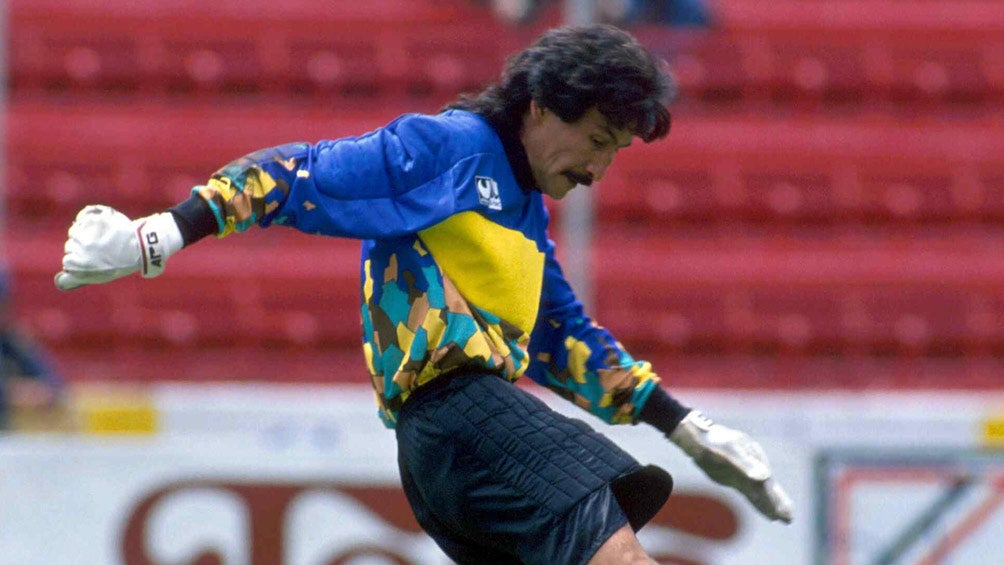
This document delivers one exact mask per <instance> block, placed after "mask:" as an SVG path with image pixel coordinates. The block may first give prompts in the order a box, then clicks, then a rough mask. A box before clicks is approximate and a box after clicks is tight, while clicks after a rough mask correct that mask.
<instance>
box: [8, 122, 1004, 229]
mask: <svg viewBox="0 0 1004 565" xmlns="http://www.w3.org/2000/svg"><path fill="white" fill-rule="evenodd" d="M405 109H407V108H406V107H402V111H403V110H405ZM396 113H397V112H395V111H394V109H393V107H386V108H380V109H379V111H374V110H367V111H358V110H356V111H349V110H345V111H341V112H340V111H338V110H327V111H316V110H315V111H301V110H299V109H297V108H295V107H286V106H270V105H252V106H248V107H242V108H231V109H217V108H214V107H212V106H202V105H188V106H158V105H129V106H122V107H118V108H114V109H113V108H110V107H108V106H104V105H83V104H81V105H76V106H75V107H73V108H62V107H56V108H50V107H47V106H44V105H38V104H26V103H20V104H19V103H15V104H13V105H12V106H11V113H10V115H9V118H8V171H7V178H8V181H7V187H8V190H7V197H8V215H9V218H10V222H11V223H13V224H15V225H25V224H31V223H43V224H44V223H45V222H48V221H51V220H55V221H56V223H57V224H65V223H67V222H68V221H69V219H71V218H72V215H73V214H74V213H75V212H76V210H77V209H79V208H80V207H81V206H83V205H84V204H88V203H105V204H111V205H115V206H118V207H120V208H122V211H123V212H125V213H127V214H128V215H136V214H146V213H149V212H150V211H153V210H160V209H163V208H164V207H166V206H169V205H171V204H174V203H176V202H178V201H179V200H181V199H183V198H185V197H186V195H187V194H188V192H189V190H190V189H191V187H192V186H194V185H196V184H200V183H203V182H205V181H206V179H207V178H208V177H209V175H210V174H212V172H213V171H215V170H216V169H218V168H219V167H221V166H222V165H224V164H225V163H226V162H228V161H230V160H232V159H234V158H236V157H239V156H241V155H243V154H246V153H248V152H250V151H253V150H255V149H258V148H261V147H265V146H270V145H276V144H281V143H287V142H291V141H317V140H318V139H323V138H336V137H341V136H346V135H356V134H361V133H363V132H365V131H368V130H370V129H372V128H375V127H378V126H379V125H382V124H383V123H385V122H386V121H388V120H390V119H391V118H392V117H394V115H396ZM1002 154H1004V125H1002V124H999V123H995V122H994V121H986V120H984V121H939V120H937V119H928V120H924V121H913V122H911V121H896V120H880V121H870V120H857V121H848V120H843V121H839V120H824V119H788V120H777V121H767V120H763V119H760V118H754V117H738V116H737V117H735V118H733V119H731V120H719V119H701V118H696V117H690V118H688V119H684V120H679V122H678V123H677V124H676V125H675V129H674V131H673V132H672V133H671V134H670V136H669V137H668V138H667V139H666V140H664V141H660V142H657V143H654V144H649V145H646V144H643V143H640V142H639V143H636V144H635V146H634V147H632V148H630V149H626V150H624V151H622V152H621V153H620V154H619V155H618V157H617V159H616V160H615V161H614V164H613V166H612V167H611V168H610V169H609V171H608V174H607V176H606V178H605V179H604V180H603V181H602V182H601V183H600V185H599V189H598V190H597V195H596V198H597V201H598V219H599V221H600V222H602V223H616V222H625V221H626V222H630V223H631V224H633V225H635V226H645V227H649V228H651V227H656V228H657V227H659V226H662V225H666V224H672V223H693V222H698V223H715V222H718V223H722V222H724V223H732V222H737V221H746V222H758V223H768V224H769V223H782V224H785V223H789V224H790V223H794V224H838V225H845V224H863V223H879V224H882V223H884V224H891V225H896V224H899V223H918V222H921V223H930V222H940V223H945V222H951V223H965V222H969V223H981V222H982V223H986V222H991V223H992V222H1000V221H1001V220H1002V218H1004V163H1002V161H1001V160H1000V157H999V156H1000V155H1002Z"/></svg>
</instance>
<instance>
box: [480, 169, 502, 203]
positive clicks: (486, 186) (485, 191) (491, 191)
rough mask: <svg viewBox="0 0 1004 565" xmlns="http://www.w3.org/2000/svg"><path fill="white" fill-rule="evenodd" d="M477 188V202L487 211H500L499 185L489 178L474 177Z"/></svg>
mask: <svg viewBox="0 0 1004 565" xmlns="http://www.w3.org/2000/svg"><path fill="white" fill-rule="evenodd" d="M474 182H475V184H476V185H477V187H478V202H480V203H481V204H482V205H484V206H487V207H488V209H489V210H501V209H502V197H501V196H499V184H498V183H497V182H495V179H493V178H491V177H474Z"/></svg>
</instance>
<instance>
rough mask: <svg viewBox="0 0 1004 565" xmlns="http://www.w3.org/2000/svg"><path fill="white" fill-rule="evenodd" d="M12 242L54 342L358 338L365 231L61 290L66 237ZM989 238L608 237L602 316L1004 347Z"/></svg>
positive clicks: (665, 324)
mask: <svg viewBox="0 0 1004 565" xmlns="http://www.w3.org/2000/svg"><path fill="white" fill-rule="evenodd" d="M14 242H15V243H18V244H17V245H12V246H11V247H12V249H13V250H12V251H11V253H10V257H9V261H10V262H11V265H12V269H13V270H14V272H15V275H16V276H15V284H16V286H15V290H14V292H15V296H16V302H15V303H16V304H17V307H18V313H19V316H20V317H22V319H23V320H24V322H25V323H26V324H28V325H29V326H30V327H31V328H33V330H34V331H35V332H36V333H38V334H39V335H40V336H41V337H43V338H45V339H46V340H48V341H50V342H52V343H54V344H66V345H76V346H82V345H87V344H91V345H93V346H97V347H105V346H112V345H115V344H134V345H137V346H144V347H150V348H158V347H174V348H187V347H193V346H195V345H199V346H217V347H225V346H238V345H241V346H249V345H254V346H260V347H266V348H267V347H278V346H289V347H309V348H318V347H321V348H323V347H335V348H338V347H347V346H354V345H355V344H358V343H359V341H358V340H359V323H360V322H359V321H360V310H359V308H360V294H359V292H360V290H359V245H358V242H355V241H351V240H343V239H336V238H320V237H316V236H306V235H303V234H299V233H297V232H294V231H292V230H286V229H284V228H270V229H269V230H268V233H265V232H263V231H261V230H256V231H252V232H249V233H247V234H242V235H240V236H234V237H231V238H229V239H227V240H225V241H214V240H208V241H205V242H200V243H199V246H200V248H199V249H198V250H197V252H191V253H182V254H179V255H178V256H177V257H174V258H172V259H171V260H170V265H169V269H168V273H166V274H164V275H162V276H161V277H159V278H156V279H152V280H142V279H140V278H139V277H129V278H126V279H123V280H120V281H116V282H114V283H112V284H108V285H101V286H94V287H89V288H85V289H81V290H77V291H74V292H72V293H60V292H57V291H56V290H55V288H54V287H53V284H52V275H53V273H54V272H55V271H56V270H57V269H58V265H59V256H60V252H61V246H60V243H61V239H60V238H57V237H48V238H46V239H45V240H35V241H32V242H24V243H19V242H18V240H17V239H15V240H14ZM998 249H999V246H997V247H994V246H993V245H992V242H985V243H984V244H980V243H979V242H970V243H965V244H960V243H957V242H955V243H953V242H940V243H939V242H934V243H930V244H925V243H924V242H915V243H909V244H904V245H903V246H896V245H890V244H881V245H880V244H876V243H869V244H862V245H859V246H857V248H855V247H854V246H849V245H846V244H845V245H830V246H824V245H819V244H815V245H807V244H805V243H804V242H802V244H801V245H793V244H787V245H786V244H785V243H783V242H776V241H775V242H772V243H769V244H767V243H764V242H759V243H758V242H756V241H753V240H748V241H738V242H733V243H732V244H731V245H727V244H722V243H715V244H708V243H707V242H704V243H695V242H685V241H667V242H662V243H661V244H660V243H658V242H655V241H653V239H652V238H645V239H639V240H630V239H617V238H616V237H605V238H603V239H602V240H600V241H599V242H598V245H597V247H596V262H595V265H596V268H595V288H596V289H597V296H596V310H595V317H596V319H597V320H598V321H599V322H600V323H601V324H603V325H606V326H608V327H610V328H611V329H612V330H614V332H615V334H616V335H617V336H618V337H619V338H620V339H622V340H623V341H625V342H626V343H629V344H632V345H636V344H640V345H644V346H648V347H651V348H656V349H660V350H668V351H680V352H701V351H704V352H706V351H732V352H736V351H760V352H763V351H789V352H790V351H797V352H812V353H817V354H822V353H849V352H852V353H853V352H857V353H862V354H865V353H867V354H904V355H934V354H938V355H963V354H967V353H979V352H984V353H985V352H988V351H993V352H1002V351H1004V260H1002V259H1001V258H1000V254H999V251H998Z"/></svg>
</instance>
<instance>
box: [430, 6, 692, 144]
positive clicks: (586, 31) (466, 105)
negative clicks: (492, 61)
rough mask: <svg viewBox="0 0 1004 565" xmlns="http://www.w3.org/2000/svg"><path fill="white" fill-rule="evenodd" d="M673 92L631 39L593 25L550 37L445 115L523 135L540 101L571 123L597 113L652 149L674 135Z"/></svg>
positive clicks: (658, 64)
mask: <svg viewBox="0 0 1004 565" xmlns="http://www.w3.org/2000/svg"><path fill="white" fill-rule="evenodd" d="M675 96H676V85H675V83H674V82H673V80H672V78H671V77H670V76H669V74H668V73H667V72H666V67H665V65H664V63H663V62H662V61H661V60H659V59H657V58H656V57H655V56H654V55H652V53H651V52H649V51H648V50H647V49H645V47H643V46H642V45H641V44H640V43H638V41H637V40H636V39H635V38H634V37H633V36H631V35H630V34H629V33H627V32H625V31H623V30H621V29H618V28H616V27H614V26H611V25H605V24H595V25H586V26H566V27H560V28H555V29H551V30H549V31H547V32H545V33H544V34H543V35H541V36H540V37H539V38H538V39H537V41H536V42H535V43H533V45H531V46H529V47H527V48H526V49H524V50H523V51H520V52H519V53H516V54H515V55H513V56H511V57H510V58H509V60H508V61H507V63H506V66H505V68H504V69H503V71H502V76H501V79H500V81H499V82H497V83H495V84H492V85H490V86H488V87H487V88H485V89H484V90H483V91H481V92H480V93H478V94H473V95H471V94H467V95H461V96H460V98H459V99H458V100H457V101H455V102H453V103H451V104H448V105H447V106H446V107H445V108H444V110H445V109H451V108H457V109H461V110H469V111H471V112H475V113H478V114H481V115H483V116H485V117H486V118H488V119H489V120H493V121H498V122H502V123H505V124H508V125H510V126H515V127H517V128H518V127H519V125H520V123H521V119H522V116H523V114H524V113H525V112H526V111H527V109H528V108H529V107H530V101H531V100H535V101H536V102H537V104H539V105H540V106H543V107H545V108H547V109H549V110H551V111H552V112H554V113H555V114H557V115H558V117H559V118H561V119H562V120H564V121H566V122H574V121H576V120H578V119H579V118H581V117H582V116H583V115H584V114H585V113H586V112H587V111H588V110H589V109H590V108H592V107H594V106H595V107H596V108H597V109H598V110H599V111H600V113H602V114H603V115H604V116H605V117H606V118H607V119H608V120H609V121H610V123H611V125H613V126H614V127H616V128H624V129H631V131H632V132H633V133H634V134H635V135H636V136H638V137H640V138H641V139H642V140H644V141H646V142H649V141H652V140H655V139H659V138H662V137H665V136H666V134H668V133H669V127H670V114H669V110H668V109H667V108H666V105H667V104H668V103H669V102H671V101H672V100H673V98H674V97H675Z"/></svg>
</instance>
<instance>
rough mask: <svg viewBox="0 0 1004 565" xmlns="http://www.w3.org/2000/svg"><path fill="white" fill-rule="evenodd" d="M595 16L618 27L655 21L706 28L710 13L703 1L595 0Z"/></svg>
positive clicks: (666, 24) (654, 22)
mask: <svg viewBox="0 0 1004 565" xmlns="http://www.w3.org/2000/svg"><path fill="white" fill-rule="evenodd" d="M597 12H598V18H599V19H600V20H602V21H605V22H607V23H612V24H615V25H620V26H632V25H639V24H658V25H665V26H669V27H708V26H710V25H711V15H710V12H709V11H708V8H707V6H706V5H705V3H704V0H599V2H598V3H597Z"/></svg>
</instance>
